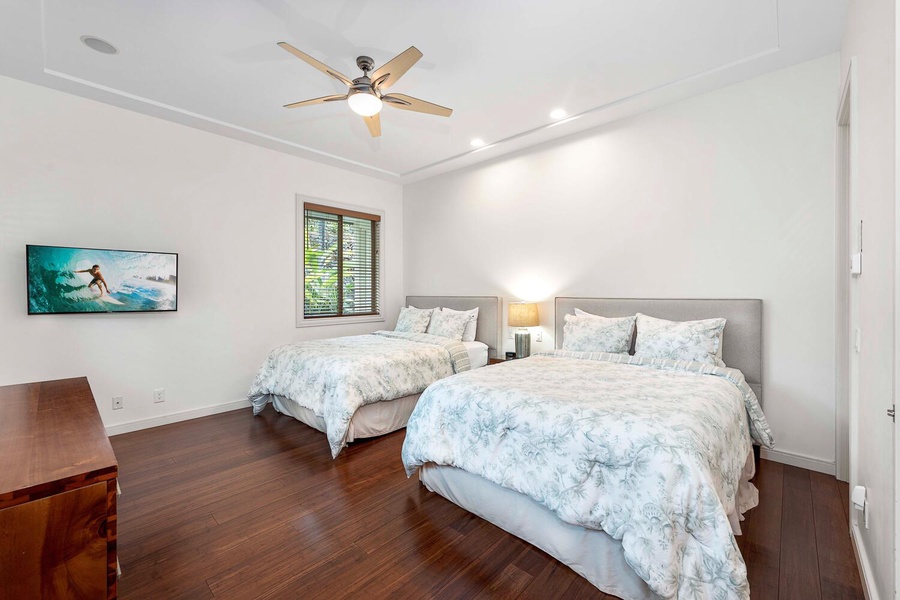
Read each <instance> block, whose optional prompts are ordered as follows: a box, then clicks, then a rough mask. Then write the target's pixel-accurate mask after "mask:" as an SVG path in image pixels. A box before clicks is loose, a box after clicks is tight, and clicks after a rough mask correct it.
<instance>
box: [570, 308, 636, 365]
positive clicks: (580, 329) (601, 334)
mask: <svg viewBox="0 0 900 600" xmlns="http://www.w3.org/2000/svg"><path fill="white" fill-rule="evenodd" d="M581 313H582V314H580V315H566V316H565V321H566V324H565V326H563V346H562V349H563V350H570V351H572V352H610V353H612V354H628V351H629V350H630V349H631V334H632V332H633V331H634V319H635V317H622V318H618V319H609V318H606V317H601V316H599V315H591V314H589V313H585V312H584V311H581Z"/></svg>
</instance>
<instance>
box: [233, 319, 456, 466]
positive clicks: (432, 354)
mask: <svg viewBox="0 0 900 600" xmlns="http://www.w3.org/2000/svg"><path fill="white" fill-rule="evenodd" d="M469 369H470V364H469V355H468V353H467V352H466V348H465V346H463V345H462V343H461V342H458V341H454V340H450V339H447V338H443V337H438V336H435V335H428V334H424V333H402V332H396V331H376V332H375V333H374V334H370V335H355V336H348V337H339V338H332V339H326V340H312V341H307V342H300V343H298V344H290V345H287V346H281V347H279V348H275V349H274V350H272V352H270V353H269V356H268V357H267V358H266V360H265V362H264V363H263V365H262V367H260V369H259V372H258V373H257V374H256V378H255V379H254V380H253V383H252V384H251V386H250V393H249V394H248V396H249V399H250V402H251V403H252V404H253V414H254V415H258V414H259V413H260V412H262V410H263V408H265V406H266V403H268V402H269V401H270V400H271V398H270V395H271V394H277V395H279V396H284V397H286V398H289V399H290V400H293V401H294V402H296V403H297V404H299V405H300V406H303V407H305V408H308V409H309V410H311V411H313V412H314V413H315V414H316V415H319V416H322V417H323V418H324V419H325V428H326V430H327V435H328V443H329V445H330V446H331V455H332V456H333V457H337V455H338V454H339V453H340V451H341V449H342V448H343V447H344V446H345V444H346V440H347V431H348V429H349V427H350V419H351V418H353V415H354V413H356V411H357V409H359V407H361V406H363V405H365V404H371V403H372V402H379V401H382V400H393V399H395V398H401V397H403V396H410V395H412V394H418V393H420V392H421V391H422V390H424V389H425V388H426V387H428V386H429V385H430V384H431V383H433V382H435V381H437V380H438V379H442V378H444V377H448V376H450V375H453V374H454V373H461V372H463V371H468V370H469Z"/></svg>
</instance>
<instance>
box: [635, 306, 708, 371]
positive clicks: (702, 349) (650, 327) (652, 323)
mask: <svg viewBox="0 0 900 600" xmlns="http://www.w3.org/2000/svg"><path fill="white" fill-rule="evenodd" d="M724 331H725V319H721V318H718V319H703V320H700V321H667V320H665V319H657V318H654V317H648V316H647V315H644V314H641V313H638V314H637V341H636V342H635V346H634V353H635V355H640V356H646V357H647V358H669V359H674V360H691V361H694V362H699V363H704V364H707V365H716V366H719V367H724V366H725V363H724V362H722V358H721V356H722V334H723V332H724Z"/></svg>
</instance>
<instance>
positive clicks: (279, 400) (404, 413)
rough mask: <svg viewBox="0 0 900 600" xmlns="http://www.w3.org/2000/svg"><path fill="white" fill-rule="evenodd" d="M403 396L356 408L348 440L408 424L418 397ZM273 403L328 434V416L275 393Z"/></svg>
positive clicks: (416, 395)
mask: <svg viewBox="0 0 900 600" xmlns="http://www.w3.org/2000/svg"><path fill="white" fill-rule="evenodd" d="M421 395H422V394H413V395H412V396H403V397H402V398H397V399H395V400H384V401H382V402H373V403H372V404H365V405H363V406H361V407H360V408H359V410H357V411H356V413H355V414H354V415H353V418H352V419H350V428H349V429H348V430H347V443H350V442H352V441H353V440H355V439H357V438H370V437H377V436H379V435H384V434H386V433H391V432H392V431H397V430H398V429H403V428H404V427H406V423H407V421H409V415H411V414H412V411H413V409H414V408H415V407H416V403H417V402H418V401H419V396H421ZM271 398H272V406H273V407H274V408H275V410H277V411H278V412H280V413H282V414H286V415H290V416H292V417H294V418H295V419H297V420H298V421H300V422H302V423H306V424H307V425H309V426H310V427H312V428H313V429H318V430H319V431H321V432H322V433H325V419H324V418H323V417H320V416H318V415H316V413H314V412H313V411H311V410H310V409H308V408H306V407H304V406H300V405H299V404H297V403H296V402H294V401H293V400H289V399H288V398H285V397H284V396H278V395H275V394H273V395H272V396H271Z"/></svg>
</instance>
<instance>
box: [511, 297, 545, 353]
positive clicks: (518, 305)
mask: <svg viewBox="0 0 900 600" xmlns="http://www.w3.org/2000/svg"><path fill="white" fill-rule="evenodd" d="M507 324H508V325H509V326H510V327H520V328H522V329H519V330H518V331H516V358H525V357H527V356H530V355H531V332H530V331H528V330H527V329H525V327H537V326H538V325H540V321H539V320H538V309H537V304H535V303H534V302H512V303H510V305H509V319H508V321H507Z"/></svg>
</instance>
